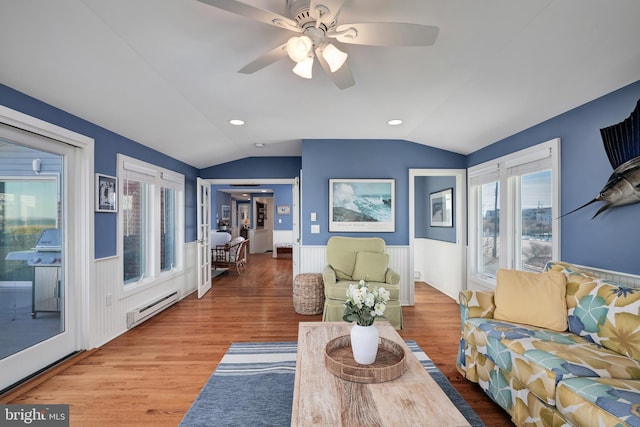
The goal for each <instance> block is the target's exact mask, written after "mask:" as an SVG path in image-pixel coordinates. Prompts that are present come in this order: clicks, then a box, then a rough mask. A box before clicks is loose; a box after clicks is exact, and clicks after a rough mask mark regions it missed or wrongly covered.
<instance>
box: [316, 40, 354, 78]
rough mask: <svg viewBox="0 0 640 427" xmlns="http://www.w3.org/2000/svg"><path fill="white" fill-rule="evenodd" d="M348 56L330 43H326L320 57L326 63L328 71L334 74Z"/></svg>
mask: <svg viewBox="0 0 640 427" xmlns="http://www.w3.org/2000/svg"><path fill="white" fill-rule="evenodd" d="M348 56H349V55H348V54H347V53H345V52H343V51H341V50H340V49H338V48H337V47H335V46H334V45H332V44H331V43H327V45H326V46H325V47H324V49H323V50H322V57H323V58H324V59H325V61H327V64H329V69H330V70H331V72H332V73H335V72H336V71H338V70H339V69H340V67H342V66H343V65H344V63H345V62H346V61H347V57H348Z"/></svg>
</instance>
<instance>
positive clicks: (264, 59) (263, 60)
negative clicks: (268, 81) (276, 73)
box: [238, 43, 287, 74]
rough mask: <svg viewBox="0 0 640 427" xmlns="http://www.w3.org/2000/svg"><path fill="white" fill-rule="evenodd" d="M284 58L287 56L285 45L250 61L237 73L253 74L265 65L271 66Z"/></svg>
mask: <svg viewBox="0 0 640 427" xmlns="http://www.w3.org/2000/svg"><path fill="white" fill-rule="evenodd" d="M285 56H287V44H286V43H284V44H282V45H280V46H278V47H276V48H274V49H271V50H270V51H269V52H267V53H265V54H264V55H262V56H259V57H258V58H256V59H254V60H253V61H251V62H250V63H248V64H247V65H245V66H244V67H242V68H241V69H240V70H238V72H239V73H242V74H252V73H255V72H256V71H258V70H261V69H263V68H264V67H266V66H267V65H271V64H273V63H274V62H276V61H277V60H279V59H282V58H284V57H285Z"/></svg>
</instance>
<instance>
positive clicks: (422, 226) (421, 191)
mask: <svg viewBox="0 0 640 427" xmlns="http://www.w3.org/2000/svg"><path fill="white" fill-rule="evenodd" d="M447 188H453V197H454V200H452V203H453V209H454V211H452V214H453V227H432V226H431V224H430V221H429V218H430V217H431V210H430V206H429V204H430V202H429V195H430V194H431V193H435V192H436V191H441V190H446V189H447ZM414 192H415V194H414V206H415V221H414V225H415V230H414V236H415V237H416V238H426V239H434V240H443V241H445V242H452V243H455V242H456V227H457V224H456V222H455V215H456V212H455V197H456V177H455V176H417V177H415V187H414Z"/></svg>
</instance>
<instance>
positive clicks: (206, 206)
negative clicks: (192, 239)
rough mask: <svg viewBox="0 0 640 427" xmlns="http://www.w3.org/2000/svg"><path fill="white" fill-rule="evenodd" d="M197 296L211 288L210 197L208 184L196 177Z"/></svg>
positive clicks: (202, 294) (201, 295) (200, 296)
mask: <svg viewBox="0 0 640 427" xmlns="http://www.w3.org/2000/svg"><path fill="white" fill-rule="evenodd" d="M197 187H198V197H197V204H198V212H197V215H196V216H197V222H198V236H197V237H198V298H202V297H203V296H204V295H205V294H206V293H207V292H208V291H209V289H211V249H210V243H211V241H210V235H209V233H210V232H211V231H210V228H211V226H210V224H209V222H210V221H211V197H210V195H209V194H210V184H208V183H207V182H206V181H205V180H203V179H201V178H198V185H197Z"/></svg>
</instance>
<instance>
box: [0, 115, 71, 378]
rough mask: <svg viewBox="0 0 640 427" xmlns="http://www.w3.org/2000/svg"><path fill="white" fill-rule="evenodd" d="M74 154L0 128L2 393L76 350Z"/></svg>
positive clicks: (57, 145)
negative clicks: (71, 252) (70, 252)
mask: <svg viewBox="0 0 640 427" xmlns="http://www.w3.org/2000/svg"><path fill="white" fill-rule="evenodd" d="M73 150H74V148H73V147H71V146H67V145H66V144H63V143H59V142H55V141H52V140H49V139H47V138H44V137H39V136H36V135H33V134H30V133H27V132H23V131H20V130H17V129H13V128H10V127H6V126H3V125H0V372H2V375H1V376H0V390H3V389H5V388H7V387H9V386H11V385H12V384H15V383H17V382H19V381H20V380H21V379H23V378H26V377H28V376H30V375H32V374H33V373H35V372H37V371H39V370H41V369H42V368H45V367H46V366H48V365H50V364H52V363H54V362H56V361H58V360H60V359H61V358H64V357H65V356H67V355H69V354H71V353H73V352H74V351H75V350H76V346H77V344H76V342H77V339H76V335H75V331H76V329H77V328H76V325H75V324H74V323H75V322H72V321H70V320H71V319H74V318H75V317H74V315H73V313H72V310H73V304H68V302H69V301H70V298H71V293H72V292H73V287H70V286H68V284H67V283H66V282H67V281H66V280H65V278H66V274H65V271H66V266H67V265H68V263H69V261H70V260H69V259H67V257H66V252H67V250H66V249H67V239H66V235H67V227H68V225H69V224H73V222H71V221H70V218H68V216H69V215H68V212H67V211H68V210H67V208H66V205H67V201H68V194H67V193H68V191H66V188H67V186H66V185H65V183H66V182H68V179H67V177H68V176H71V175H70V174H71V173H72V169H73V155H72V153H73Z"/></svg>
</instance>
